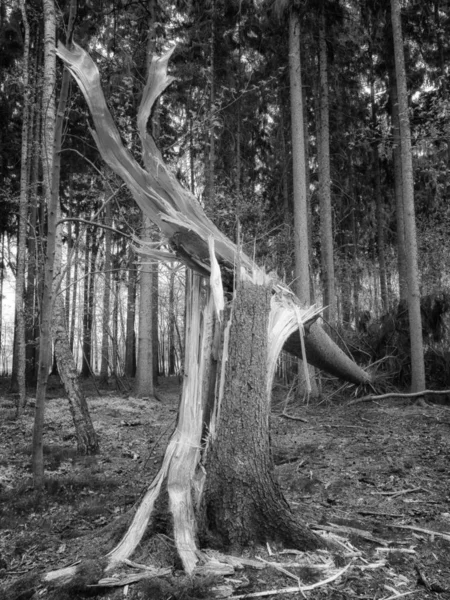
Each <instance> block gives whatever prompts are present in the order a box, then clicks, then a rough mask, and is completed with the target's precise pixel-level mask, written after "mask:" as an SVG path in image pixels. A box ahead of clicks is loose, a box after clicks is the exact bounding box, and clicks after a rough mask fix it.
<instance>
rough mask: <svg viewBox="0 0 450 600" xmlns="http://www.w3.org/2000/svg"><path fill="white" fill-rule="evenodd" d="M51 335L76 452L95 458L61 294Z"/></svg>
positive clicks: (94, 441) (95, 439) (93, 437)
mask: <svg viewBox="0 0 450 600" xmlns="http://www.w3.org/2000/svg"><path fill="white" fill-rule="evenodd" d="M52 334H53V340H54V343H55V354H56V360H57V362H58V371H59V374H60V377H61V380H62V383H63V385H64V389H65V390H66V394H67V397H68V400H69V409H70V413H71V415H72V418H73V423H74V426H75V433H76V438H77V448H78V452H79V453H80V454H95V453H96V452H98V437H97V434H96V433H95V430H94V427H93V425H92V421H91V416H90V414H89V410H88V406H87V403H86V398H85V397H84V394H83V392H82V389H81V386H80V383H79V380H78V373H77V366H76V364H75V360H74V358H73V354H72V352H71V351H70V345H69V340H68V336H67V329H66V325H65V305H64V300H63V296H62V295H61V294H60V295H58V296H57V297H56V299H55V304H54V313H53V320H52Z"/></svg>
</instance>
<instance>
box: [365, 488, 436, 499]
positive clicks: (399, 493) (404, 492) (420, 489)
mask: <svg viewBox="0 0 450 600" xmlns="http://www.w3.org/2000/svg"><path fill="white" fill-rule="evenodd" d="M426 491H427V490H424V489H423V488H421V487H416V488H410V489H408V490H398V491H397V492H371V494H372V495H375V494H376V495H378V496H391V497H392V498H396V497H397V496H402V495H403V494H412V493H413V492H426Z"/></svg>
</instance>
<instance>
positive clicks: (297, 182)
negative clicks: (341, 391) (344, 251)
mask: <svg viewBox="0 0 450 600" xmlns="http://www.w3.org/2000/svg"><path fill="white" fill-rule="evenodd" d="M289 82H290V90H291V130H292V165H293V180H294V185H293V189H294V253H295V290H296V292H297V296H298V298H299V299H300V302H301V304H302V306H303V307H305V306H309V304H310V301H311V298H310V285H309V284H310V281H309V260H308V259H309V253H308V205H307V190H306V178H305V173H306V168H307V167H306V160H305V132H304V129H303V126H304V121H303V93H302V68H301V60H300V19H299V16H298V12H297V11H296V10H291V13H290V17H289Z"/></svg>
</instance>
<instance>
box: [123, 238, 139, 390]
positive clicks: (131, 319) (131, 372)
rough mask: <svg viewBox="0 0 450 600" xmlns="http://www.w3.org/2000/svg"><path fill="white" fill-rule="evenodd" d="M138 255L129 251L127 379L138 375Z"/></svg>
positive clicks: (126, 344)
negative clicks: (136, 328)
mask: <svg viewBox="0 0 450 600" xmlns="http://www.w3.org/2000/svg"><path fill="white" fill-rule="evenodd" d="M135 259H136V255H135V253H134V250H133V249H132V248H131V247H130V249H129V251H128V291H127V330H126V342H125V377H128V378H129V379H131V378H133V377H134V376H135V375H136V332H135V330H134V325H135V320H136V265H135V263H134V261H135Z"/></svg>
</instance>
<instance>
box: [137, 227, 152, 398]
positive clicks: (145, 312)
mask: <svg viewBox="0 0 450 600" xmlns="http://www.w3.org/2000/svg"><path fill="white" fill-rule="evenodd" d="M141 237H142V239H143V240H144V241H147V242H150V241H151V240H152V231H151V222H150V219H149V218H148V217H147V216H145V215H143V231H142V236H141ZM152 286H153V269H152V264H151V263H149V259H148V258H146V257H144V258H143V259H142V258H141V268H140V280H139V291H140V294H139V329H138V350H137V369H136V379H135V383H134V393H135V395H136V396H138V397H143V398H152V397H153V396H154V394H155V391H154V381H153V342H152V337H153V306H152Z"/></svg>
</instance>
